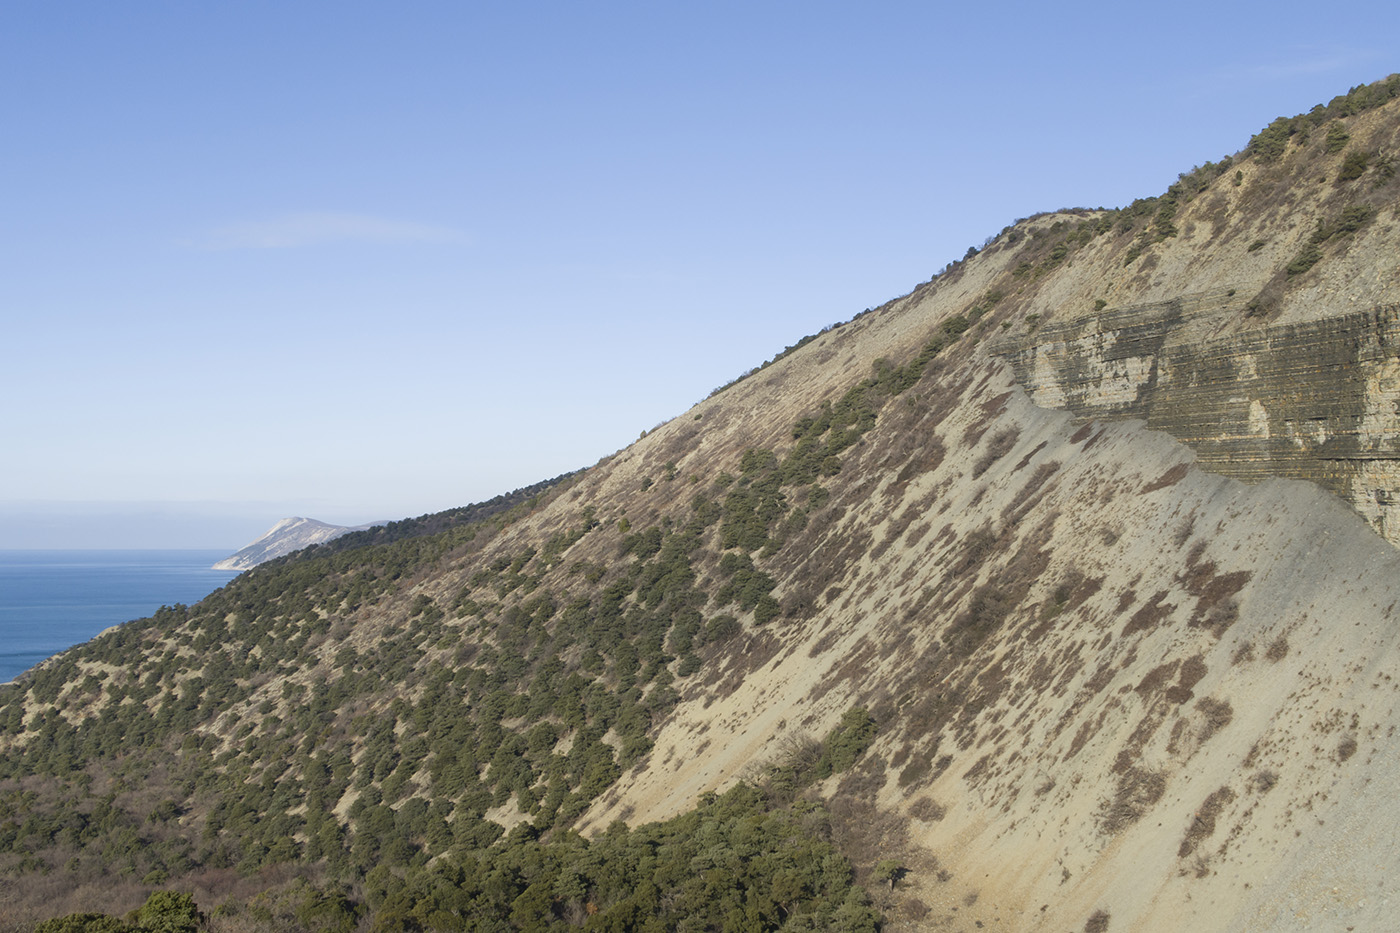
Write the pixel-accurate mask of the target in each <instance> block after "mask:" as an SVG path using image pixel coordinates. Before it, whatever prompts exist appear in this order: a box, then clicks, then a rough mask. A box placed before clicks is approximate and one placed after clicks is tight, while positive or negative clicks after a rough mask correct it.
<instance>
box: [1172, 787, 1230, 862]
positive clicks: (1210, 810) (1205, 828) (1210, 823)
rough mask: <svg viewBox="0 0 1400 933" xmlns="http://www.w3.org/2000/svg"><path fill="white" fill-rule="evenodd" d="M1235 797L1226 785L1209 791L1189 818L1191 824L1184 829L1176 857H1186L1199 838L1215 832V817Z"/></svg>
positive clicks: (1194, 848)
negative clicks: (1183, 836)
mask: <svg viewBox="0 0 1400 933" xmlns="http://www.w3.org/2000/svg"><path fill="white" fill-rule="evenodd" d="M1234 799H1235V792H1234V791H1233V790H1231V789H1230V788H1228V787H1219V788H1217V789H1215V790H1213V791H1211V793H1210V796H1209V797H1207V798H1206V799H1205V802H1204V803H1202V804H1201V807H1200V809H1199V810H1197V811H1196V812H1195V813H1194V814H1193V815H1192V819H1191V826H1190V827H1189V828H1188V829H1187V830H1186V836H1185V838H1183V839H1182V840H1181V846H1180V847H1179V848H1178V849H1177V850H1176V857H1177V858H1186V857H1187V856H1188V855H1190V854H1191V853H1192V852H1194V851H1196V846H1198V845H1199V844H1200V843H1201V840H1203V839H1206V838H1208V837H1209V836H1210V835H1211V834H1212V833H1214V832H1215V818H1216V817H1218V816H1219V815H1220V811H1221V810H1223V809H1224V808H1225V806H1226V805H1227V804H1228V803H1229V802H1230V801H1232V800H1234Z"/></svg>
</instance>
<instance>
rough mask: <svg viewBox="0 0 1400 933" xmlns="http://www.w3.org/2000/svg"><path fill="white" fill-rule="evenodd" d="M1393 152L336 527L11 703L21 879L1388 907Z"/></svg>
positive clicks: (125, 899)
mask: <svg viewBox="0 0 1400 933" xmlns="http://www.w3.org/2000/svg"><path fill="white" fill-rule="evenodd" d="M1397 149H1400V78H1392V79H1389V80H1388V81H1386V82H1383V83H1381V84H1378V85H1373V86H1371V87H1369V88H1360V89H1356V90H1354V91H1353V92H1352V93H1351V94H1349V95H1345V96H1344V97H1342V98H1338V99H1337V100H1336V101H1333V102H1332V103H1331V104H1330V105H1328V106H1327V107H1323V108H1318V109H1316V110H1314V111H1313V112H1311V113H1310V114H1307V115H1304V116H1301V117H1297V118H1292V119H1289V120H1280V121H1278V122H1276V123H1275V124H1273V125H1271V127H1269V128H1268V129H1266V130H1265V131H1264V132H1262V133H1261V134H1259V135H1258V136H1256V137H1255V138H1254V140H1253V141H1252V142H1251V144H1250V147H1249V148H1248V149H1247V150H1246V151H1244V152H1242V153H1240V154H1238V155H1236V156H1234V157H1231V158H1229V159H1226V160H1223V161H1222V162H1221V163H1218V164H1207V165H1206V166H1203V167H1200V168H1197V169H1195V170H1193V171H1192V172H1190V173H1188V174H1185V175H1183V176H1182V178H1181V179H1180V180H1179V182H1178V183H1177V184H1176V185H1174V186H1172V188H1171V189H1170V190H1169V191H1168V192H1167V193H1166V194H1165V195H1163V196H1161V197H1158V198H1153V199H1147V200H1144V201H1139V202H1135V203H1134V204H1133V205H1131V206H1129V207H1127V208H1124V209H1121V210H1116V211H1103V210H1098V211H1086V210H1079V211H1069V212H1062V213H1057V214H1048V215H1041V216H1037V217H1033V218H1030V219H1027V220H1024V221H1020V222H1018V223H1016V224H1014V225H1012V226H1011V227H1008V228H1007V229H1006V230H1004V231H1002V232H1001V234H999V235H998V236H997V237H995V238H993V239H992V240H991V241H990V242H989V243H987V244H986V245H985V246H984V248H982V249H981V250H980V251H975V254H974V251H969V255H968V257H967V258H965V259H964V260H963V261H961V262H959V263H956V264H953V265H952V266H951V267H950V268H948V269H947V270H945V271H944V272H943V273H941V274H940V275H939V276H937V277H936V278H935V279H934V280H932V281H930V282H928V283H925V284H923V285H921V286H919V287H918V288H916V289H915V290H914V291H913V292H912V293H911V294H910V295H908V296H906V297H905V298H902V299H899V300H897V301H894V302H891V303H889V304H888V305H885V306H883V307H880V308H878V309H875V310H873V311H871V312H868V313H864V314H862V315H859V316H857V317H856V318H855V319H853V320H852V321H850V322H848V323H845V324H842V325H840V326H837V327H834V328H831V329H829V330H828V331H826V332H824V333H822V334H820V335H816V336H815V337H814V338H811V339H807V340H804V341H803V342H801V343H800V344H798V345H796V346H795V347H794V348H792V349H791V351H790V352H787V353H785V354H783V355H781V357H780V358H778V359H776V360H774V361H772V362H771V363H770V364H767V365H765V366H763V367H762V368H760V369H758V370H757V371H755V372H754V373H752V374H750V375H748V376H747V377H746V378H744V379H741V380H739V381H738V382H736V383H735V384H732V385H730V386H727V387H725V388H724V389H723V390H721V391H718V392H716V393H715V394H714V395H712V396H711V397H710V398H709V399H707V400H706V401H704V402H702V403H700V404H698V405H697V406H695V408H693V409H692V410H691V411H689V412H687V413H685V414H684V415H682V416H680V417H679V418H677V419H675V420H674V421H672V422H670V423H668V424H666V425H663V426H661V427H659V428H657V429H655V430H653V431H651V432H650V433H648V434H647V435H646V436H645V437H644V438H642V439H641V440H639V441H638V442H637V443H636V444H634V445H632V446H631V447H629V448H627V449H626V450H623V451H620V452H619V453H617V454H616V455H614V456H612V457H610V458H607V459H605V460H604V461H602V462H600V463H598V464H597V465H595V466H594V467H592V468H590V469H588V470H586V471H583V472H582V473H580V474H575V475H571V476H569V477H565V478H562V479H561V480H560V481H558V482H556V483H553V484H551V485H548V486H546V487H542V488H538V489H536V490H535V491H533V492H532V494H531V495H530V497H529V498H521V499H518V500H516V501H514V502H512V503H511V508H510V509H509V510H508V511H501V510H484V511H480V512H470V513H468V514H469V515H470V519H469V520H468V519H467V518H466V516H465V515H464V517H463V520H462V521H456V520H454V521H451V522H446V523H437V524H434V523H433V522H430V521H426V519H427V518H428V517H425V519H424V520H419V522H420V524H418V525H415V526H414V527H413V528H400V529H398V530H393V529H394V527H395V526H389V529H390V530H388V531H383V532H382V534H381V535H380V536H379V537H378V538H376V537H375V533H374V532H366V533H363V534H364V537H362V538H358V539H355V536H346V537H345V538H341V539H338V540H337V541H336V542H334V543H333V544H332V545H329V546H326V547H324V548H317V549H313V550H311V551H308V552H306V553H304V554H302V555H299V556H298V557H296V558H295V559H284V560H281V561H276V562H273V563H272V564H269V565H265V566H263V567H259V568H257V569H255V570H253V571H251V572H249V573H247V574H244V575H243V576H242V577H240V578H239V579H238V580H236V581H234V582H233V583H231V584H230V585H229V586H227V587H225V588H224V589H223V590H221V591H220V592H218V593H216V594H214V595H213V596H211V597H209V598H208V599H206V600H205V601H204V602H202V603H201V604H199V605H198V606H195V607H175V608H173V609H168V610H165V611H163V612H162V613H160V614H158V615H157V616H156V617H155V618H153V619H149V620H143V621H141V622H137V623H132V624H129V625H127V626H124V627H122V628H121V629H119V630H117V631H115V632H112V633H110V634H108V635H105V636H103V637H102V638H99V639H96V640H94V641H93V642H91V643H89V644H88V645H86V646H82V647H80V648H78V649H74V650H73V651H71V652H69V653H67V654H65V655H63V656H61V657H60V658H58V659H55V660H54V661H52V662H50V663H49V664H47V665H45V666H44V667H42V668H41V669H39V670H37V671H35V672H34V673H32V674H31V675H29V676H28V677H27V678H26V679H25V680H23V681H22V682H20V683H19V684H17V685H16V686H14V687H10V688H0V747H3V749H4V755H3V757H2V758H0V852H3V853H6V854H3V855H0V870H3V871H5V872H6V875H5V878H6V879H7V881H8V884H9V887H8V888H7V889H6V888H0V898H4V897H5V896H7V893H8V896H9V897H10V898H11V904H12V908H13V910H14V911H15V915H16V916H21V915H22V916H26V917H33V918H37V917H39V916H49V915H53V914H61V913H66V912H70V911H75V910H79V909H93V906H94V905H100V906H101V907H102V909H105V910H126V909H130V908H132V907H135V906H136V905H137V904H139V903H141V900H142V899H143V898H144V897H145V894H146V893H147V892H148V891H149V890H150V889H151V888H152V887H155V886H173V887H176V888H179V889H181V890H186V891H191V892H193V893H194V894H195V896H196V900H197V901H199V903H200V904H201V906H204V907H205V909H206V910H207V909H211V908H213V907H214V906H215V905H218V904H223V905H224V906H223V907H222V908H221V909H220V910H219V911H218V912H217V914H218V915H217V916H215V917H213V918H212V919H211V921H210V922H211V924H213V925H215V926H216V928H221V929H230V930H232V929H274V928H281V927H279V926H278V924H279V923H283V922H284V920H283V919H279V918H286V917H290V918H294V919H292V920H285V923H286V924H288V925H292V926H295V925H297V924H299V925H300V926H301V927H304V928H310V929H321V928H337V929H350V928H351V927H353V925H354V924H355V922H357V918H359V919H358V922H359V923H360V924H361V925H363V926H365V927H370V926H375V927H376V928H380V929H444V930H447V929H546V928H552V929H564V928H567V927H571V926H578V927H582V928H584V929H640V928H642V927H643V926H644V925H645V924H646V923H648V922H652V923H657V924H660V925H662V926H663V927H667V928H669V927H672V926H674V927H675V928H677V929H709V928H715V929H720V928H724V929H729V928H733V929H739V928H744V929H777V928H779V927H782V928H784V929H850V930H858V929H873V928H874V924H875V922H876V921H875V917H876V913H882V914H883V916H884V921H883V923H884V928H885V929H887V930H901V929H948V930H960V929H965V930H972V929H1001V930H1040V929H1069V930H1097V931H1103V930H1113V931H1119V930H1154V931H1155V930H1289V929H1296V928H1299V927H1304V926H1306V927H1309V928H1316V929H1336V930H1345V929H1349V928H1355V929H1381V928H1385V927H1386V926H1388V925H1391V921H1390V917H1389V914H1390V908H1389V906H1388V898H1389V897H1390V895H1391V893H1392V888H1393V886H1394V882H1393V881H1392V879H1393V878H1394V877H1395V876H1396V875H1397V873H1400V852H1398V851H1397V850H1396V848H1395V846H1394V845H1393V844H1392V842H1391V840H1392V839H1393V838H1394V836H1395V834H1396V831H1397V830H1400V826H1397V825H1396V824H1397V823H1400V810H1397V808H1396V807H1395V806H1394V805H1393V803H1392V801H1393V799H1394V797H1395V795H1396V792H1397V789H1400V788H1397V787H1396V780H1397V778H1396V775H1397V774H1400V768H1397V765H1400V762H1397V761H1396V758H1397V757H1400V756H1398V755H1397V746H1396V745H1395V743H1394V741H1393V738H1394V735H1393V734H1394V732H1395V730H1396V728H1397V727H1400V696H1397V691H1400V652H1397V648H1396V645H1395V641H1396V639H1395V636H1394V632H1395V618H1394V613H1395V609H1396V606H1397V604H1400V574H1397V570H1400V557H1397V552H1396V550H1395V548H1394V546H1393V543H1392V542H1394V541H1395V540H1396V537H1397V527H1400V526H1397V523H1396V521H1395V519H1394V517H1393V516H1391V514H1390V511H1389V510H1390V508H1391V507H1392V503H1393V501H1394V498H1395V496H1396V495H1400V488H1397V486H1396V481H1397V480H1400V477H1397V476H1396V474H1395V473H1394V469H1395V468H1394V463H1395V459H1394V457H1395V451H1396V450H1397V433H1398V432H1400V376H1398V375H1397V374H1400V362H1398V361H1397V356H1400V349H1398V348H1397V344H1396V342H1395V341H1394V339H1393V334H1392V321H1393V319H1394V308H1395V306H1396V304H1397V302H1400V265H1397V263H1396V257H1397V256H1398V255H1400V249H1397V247H1400V216H1397V209H1396V205H1397V203H1400V180H1397V179H1396V178H1395V173H1394V163H1393V159H1394V156H1395V154H1396V152H1397ZM420 532H421V533H420ZM352 539H355V540H352ZM1387 539H1389V540H1387ZM753 788H757V790H754V789H753ZM717 795H718V796H717ZM618 821H625V825H624V823H620V822H618ZM660 821H666V822H660ZM653 823H655V824H656V825H645V824H653ZM628 827H630V829H629V828H628ZM574 830H576V831H577V833H575V832H574ZM702 843H703V845H702ZM824 846H825V847H826V848H822V847H824ZM796 853H801V854H800V855H798V854H796ZM620 879H625V880H620ZM852 879H854V880H856V881H859V882H861V883H863V884H864V885H865V886H866V890H867V891H868V894H867V893H864V892H862V891H861V890H860V889H859V888H851V887H849V883H850V881H851V880H852ZM258 891H266V892H268V893H267V894H266V895H265V896H264V897H263V898H262V899H261V900H259V899H258V898H257V897H254V896H253V895H255V894H256V892H258ZM871 899H873V903H872V900H871ZM0 903H4V901H3V900H0ZM357 911H358V912H359V913H357ZM22 912H23V913H22ZM551 925H552V926H551ZM17 928H19V927H17Z"/></svg>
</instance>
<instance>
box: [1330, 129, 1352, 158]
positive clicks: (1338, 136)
mask: <svg viewBox="0 0 1400 933" xmlns="http://www.w3.org/2000/svg"><path fill="white" fill-rule="evenodd" d="M1350 140H1351V134H1350V133H1348V132H1347V128H1346V127H1345V126H1342V124H1340V123H1333V124H1332V126H1331V128H1330V129H1328V131H1327V142H1326V145H1325V147H1324V148H1325V149H1326V150H1327V152H1329V153H1333V152H1341V151H1342V150H1343V149H1345V148H1346V145H1347V143H1348V142H1349V141H1350Z"/></svg>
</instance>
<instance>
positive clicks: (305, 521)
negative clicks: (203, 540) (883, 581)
mask: <svg viewBox="0 0 1400 933" xmlns="http://www.w3.org/2000/svg"><path fill="white" fill-rule="evenodd" d="M382 524H384V523H383V522H371V523H369V524H368V525H328V524H326V523H325V522H318V521H316V519H314V518H300V517H297V516H293V517H292V518H284V519H282V520H281V521H280V522H278V523H277V524H275V525H273V526H272V527H271V528H270V529H268V532H267V534H265V535H263V536H262V537H261V538H259V539H258V540H256V541H254V542H253V543H252V544H250V545H248V546H247V547H245V548H243V549H242V550H241V551H239V552H237V553H236V554H233V555H232V556H230V557H225V558H224V559H223V560H221V561H219V562H218V563H217V564H215V565H214V569H215V570H252V569H253V568H254V567H256V566H257V565H258V564H261V563H263V562H265V561H269V560H272V559H273V558H274V557H281V556H282V555H284V554H290V553H292V552H293V551H300V550H301V549H302V548H304V547H310V546H311V545H313V544H323V543H324V542H326V541H330V540H332V539H334V538H339V537H340V536H341V535H343V534H348V533H349V532H352V531H364V530H365V529H366V528H373V527H375V526H376V525H382Z"/></svg>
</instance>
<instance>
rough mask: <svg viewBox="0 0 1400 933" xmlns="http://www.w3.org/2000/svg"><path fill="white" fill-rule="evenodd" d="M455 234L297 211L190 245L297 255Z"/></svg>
mask: <svg viewBox="0 0 1400 933" xmlns="http://www.w3.org/2000/svg"><path fill="white" fill-rule="evenodd" d="M466 239H467V236H466V234H465V233H463V232H462V231H460V230H455V229H453V228H451V227H443V226H438V225H435V224H423V223H415V222H412V221H404V220H395V219H393V218H389V217H375V216H373V215H369V214H353V213H347V212H340V211H302V212H298V213H291V214H281V215H279V216H277V217H271V218H268V219H266V220H255V221H246V222H242V223H236V224H228V225H226V226H223V227H218V228H215V229H213V230H211V231H209V232H208V233H207V234H205V235H204V236H202V237H200V238H198V239H197V240H195V241H193V243H192V244H191V245H194V246H197V247H199V248H202V249H212V250H226V249H298V248H301V247H306V246H323V245H327V244H336V243H385V244H391V243H461V242H465V241H466Z"/></svg>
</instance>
